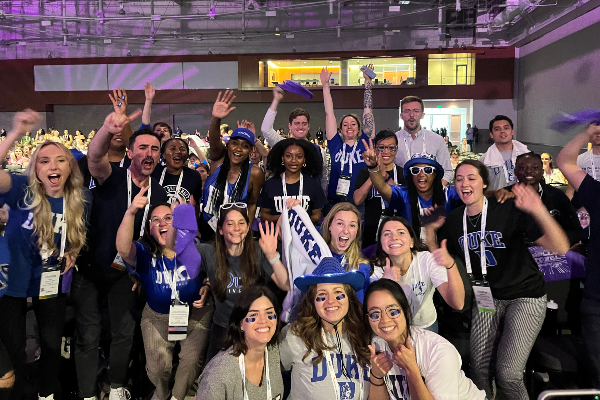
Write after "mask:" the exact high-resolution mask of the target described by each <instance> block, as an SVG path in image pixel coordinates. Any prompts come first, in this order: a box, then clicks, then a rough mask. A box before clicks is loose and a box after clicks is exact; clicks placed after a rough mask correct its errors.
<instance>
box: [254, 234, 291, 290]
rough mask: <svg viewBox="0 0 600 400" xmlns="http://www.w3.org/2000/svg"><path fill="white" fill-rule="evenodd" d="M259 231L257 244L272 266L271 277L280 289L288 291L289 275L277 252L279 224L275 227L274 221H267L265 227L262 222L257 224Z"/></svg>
mask: <svg viewBox="0 0 600 400" xmlns="http://www.w3.org/2000/svg"><path fill="white" fill-rule="evenodd" d="M258 229H259V231H260V240H259V241H258V244H259V245H260V248H261V249H262V251H263V253H265V257H267V260H269V262H270V263H271V265H272V266H273V274H272V275H271V279H273V282H275V284H276V285H277V286H278V287H279V289H281V290H285V291H286V292H289V291H290V277H289V275H288V271H287V268H286V267H285V266H284V265H283V263H282V262H281V259H280V256H279V253H278V252H277V236H278V235H279V226H277V227H275V223H273V222H267V223H266V224H265V229H263V227H262V224H261V225H259V226H258Z"/></svg>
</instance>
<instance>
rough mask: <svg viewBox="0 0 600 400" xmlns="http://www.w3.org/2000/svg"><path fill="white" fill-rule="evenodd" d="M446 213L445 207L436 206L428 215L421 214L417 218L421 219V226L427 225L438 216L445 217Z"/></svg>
mask: <svg viewBox="0 0 600 400" xmlns="http://www.w3.org/2000/svg"><path fill="white" fill-rule="evenodd" d="M447 215H448V211H446V208H445V207H442V206H438V207H437V208H436V209H434V210H433V212H432V213H431V214H430V215H421V217H420V218H419V219H420V221H421V226H427V225H429V224H431V223H432V222H435V221H436V220H437V219H438V218H439V217H445V216H447Z"/></svg>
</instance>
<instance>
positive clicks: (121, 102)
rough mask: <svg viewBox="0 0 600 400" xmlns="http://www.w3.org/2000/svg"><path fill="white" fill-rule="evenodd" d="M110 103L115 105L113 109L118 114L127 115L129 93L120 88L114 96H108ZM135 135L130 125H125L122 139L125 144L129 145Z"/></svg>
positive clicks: (114, 92)
mask: <svg viewBox="0 0 600 400" xmlns="http://www.w3.org/2000/svg"><path fill="white" fill-rule="evenodd" d="M108 97H109V98H110V101H112V103H113V107H114V109H115V112H116V113H117V114H123V115H127V105H128V104H129V103H128V102H127V92H125V90H122V89H121V88H118V89H117V90H113V94H112V96H111V94H110V93H109V94H108ZM131 135H133V131H132V130H131V125H130V124H125V126H124V127H123V130H122V131H121V139H123V143H129V138H130V137H131Z"/></svg>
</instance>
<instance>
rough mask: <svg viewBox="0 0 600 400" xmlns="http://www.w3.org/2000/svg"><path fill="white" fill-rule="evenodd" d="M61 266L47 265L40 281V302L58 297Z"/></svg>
mask: <svg viewBox="0 0 600 400" xmlns="http://www.w3.org/2000/svg"><path fill="white" fill-rule="evenodd" d="M60 269H61V265H60V264H56V265H45V266H44V270H43V272H42V278H41V280H40V295H39V298H40V300H45V299H51V298H53V297H56V296H58V283H59V282H60Z"/></svg>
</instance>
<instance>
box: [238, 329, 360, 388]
mask: <svg viewBox="0 0 600 400" xmlns="http://www.w3.org/2000/svg"><path fill="white" fill-rule="evenodd" d="M321 335H323V342H324V343H325V344H326V345H327V346H328V345H329V343H328V341H327V336H326V335H325V329H323V328H321ZM331 356H332V353H331V352H330V351H328V350H324V351H323V357H325V360H326V361H327V371H328V373H329V376H331V381H332V382H333V391H334V392H335V398H336V400H337V399H339V398H340V385H339V383H338V379H337V377H336V376H335V370H334V369H333V363H332V362H331ZM340 357H343V355H342V354H340ZM350 379H352V378H350ZM358 382H359V386H360V394H359V397H358V398H359V399H360V400H362V397H363V386H364V382H363V376H362V371H361V368H360V366H358ZM244 400H245V399H244Z"/></svg>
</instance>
